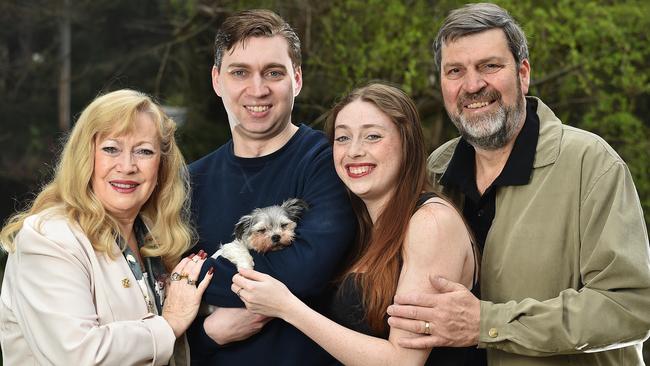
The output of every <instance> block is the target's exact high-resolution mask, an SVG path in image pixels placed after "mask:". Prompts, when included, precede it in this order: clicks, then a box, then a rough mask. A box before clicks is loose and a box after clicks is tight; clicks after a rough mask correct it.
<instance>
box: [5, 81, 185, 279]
mask: <svg viewBox="0 0 650 366" xmlns="http://www.w3.org/2000/svg"><path fill="white" fill-rule="evenodd" d="M139 113H147V114H148V115H149V116H150V117H151V119H152V120H153V121H154V123H155V124H156V129H157V131H158V136H159V138H160V151H161V158H160V166H159V169H158V184H157V185H156V187H155V188H154V190H153V192H152V193H151V196H150V197H149V199H148V200H147V201H146V202H145V203H144V205H143V206H142V208H141V210H140V217H141V218H142V219H143V221H144V223H145V224H146V225H147V228H148V229H149V230H148V231H149V232H148V234H147V236H146V238H145V243H144V245H143V248H142V250H141V252H142V254H143V255H144V256H147V257H153V256H160V257H162V258H163V261H164V263H165V266H166V267H167V268H168V269H170V268H172V267H173V266H174V265H175V263H177V262H178V260H179V259H180V257H181V256H182V255H183V253H184V252H185V251H187V249H189V247H190V245H191V244H192V240H193V237H194V232H193V230H192V229H191V227H190V225H189V217H190V213H189V199H188V198H189V174H188V171H187V166H186V164H185V160H184V159H183V155H182V154H181V152H180V149H179V148H178V146H177V145H176V140H175V139H174V132H175V131H176V124H175V123H174V121H173V120H171V119H170V118H169V117H167V116H166V115H165V113H164V112H163V110H162V109H161V107H160V106H159V105H158V104H156V103H155V102H154V101H153V100H152V99H151V98H150V97H149V96H147V95H146V94H143V93H141V92H138V91H134V90H128V89H123V90H118V91H114V92H111V93H108V94H105V95H102V96H100V97H98V98H97V99H95V100H94V101H92V102H91V103H90V104H89V105H88V106H87V107H86V109H85V110H84V111H83V112H82V113H81V116H80V117H79V119H78V121H77V123H76V124H75V126H74V128H73V129H72V131H71V133H70V135H69V137H68V140H67V142H66V144H65V146H64V148H63V152H62V153H61V156H60V158H59V161H58V164H57V166H56V170H55V174H54V178H53V179H52V181H51V182H50V183H48V184H47V185H45V187H44V188H43V189H42V190H41V192H40V193H39V194H38V196H36V198H35V199H34V201H33V202H32V204H31V206H30V207H29V208H27V209H26V210H24V211H22V212H18V213H17V214H15V215H14V216H12V217H11V218H9V220H7V222H6V225H5V226H4V227H3V228H2V231H1V232H0V244H1V245H2V247H3V248H4V249H5V250H6V251H8V252H13V251H14V250H15V249H16V244H15V242H14V239H15V237H16V234H17V233H18V232H19V231H20V229H21V228H22V226H23V222H24V221H25V219H26V218H27V217H28V216H31V215H34V214H37V213H40V212H42V211H44V210H46V209H49V208H52V207H58V206H60V207H62V208H63V209H64V211H65V214H66V216H67V218H68V219H69V220H71V221H74V222H76V223H78V224H79V226H80V227H81V229H82V230H83V231H84V233H85V234H86V236H87V237H88V239H89V240H90V242H91V243H92V245H93V248H94V249H95V251H97V252H98V253H105V254H107V255H108V256H109V257H110V258H111V259H114V258H115V253H114V250H113V248H114V245H115V240H116V236H117V234H118V233H119V226H118V224H117V220H116V219H115V218H114V217H112V216H111V215H110V213H108V212H107V211H106V210H105V208H104V207H103V206H102V204H101V202H100V201H99V199H98V198H97V197H96V196H95V194H94V193H93V191H92V188H91V178H92V175H93V170H94V156H95V155H94V152H95V140H96V138H97V137H100V138H101V137H104V136H107V135H109V134H117V135H121V134H125V133H130V132H132V131H133V130H134V128H135V120H136V118H137V116H138V114H139ZM121 249H124V248H121Z"/></svg>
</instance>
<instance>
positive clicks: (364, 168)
mask: <svg viewBox="0 0 650 366" xmlns="http://www.w3.org/2000/svg"><path fill="white" fill-rule="evenodd" d="M349 169H350V173H352V174H363V173H367V172H369V171H370V167H369V166H355V167H350V168H349Z"/></svg>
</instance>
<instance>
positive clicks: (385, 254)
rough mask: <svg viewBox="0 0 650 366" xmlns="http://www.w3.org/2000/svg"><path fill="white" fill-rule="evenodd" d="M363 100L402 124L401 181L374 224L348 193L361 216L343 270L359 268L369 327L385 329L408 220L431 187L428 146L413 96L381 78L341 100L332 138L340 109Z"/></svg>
mask: <svg viewBox="0 0 650 366" xmlns="http://www.w3.org/2000/svg"><path fill="white" fill-rule="evenodd" d="M356 100H361V101H364V102H368V103H372V104H373V105H374V106H376V107H377V108H378V109H379V110H380V111H382V112H383V113H384V114H386V115H387V116H388V117H389V118H390V119H391V120H392V121H393V123H395V126H397V129H398V130H399V132H400V137H401V142H402V161H401V164H400V167H399V173H398V176H399V177H400V184H398V185H397V186H396V187H395V193H394V195H393V197H391V198H390V200H389V201H388V203H387V205H386V207H388V208H389V209H386V210H384V211H383V212H382V213H381V214H380V216H379V217H378V218H377V222H376V223H375V225H373V223H372V221H371V219H370V215H369V214H368V210H367V209H366V206H365V204H364V203H363V201H362V200H361V199H360V198H359V197H357V196H356V195H355V194H353V193H352V192H349V191H348V192H349V194H350V199H351V202H352V208H353V210H354V212H355V214H356V216H357V222H358V232H357V236H358V237H357V243H356V248H355V250H354V252H353V256H354V258H352V260H351V261H350V265H349V266H348V268H347V269H346V271H345V272H344V274H349V273H350V272H351V271H353V269H360V270H361V271H362V272H363V275H362V276H357V277H356V279H357V281H358V283H357V284H358V285H359V286H360V288H361V289H362V297H363V303H364V307H365V309H366V320H367V322H368V324H369V325H370V328H371V329H372V330H373V331H374V332H376V333H378V334H385V333H386V330H387V329H386V328H387V327H386V323H385V315H386V308H387V307H388V305H390V304H391V303H392V301H393V296H394V295H395V291H396V289H397V281H398V279H399V274H400V270H401V267H402V262H403V259H402V248H403V246H404V239H405V237H406V231H407V229H408V226H409V221H410V219H411V216H412V214H413V212H414V211H415V209H416V204H417V200H418V197H419V195H420V193H422V192H423V191H424V190H426V189H427V188H429V187H428V183H427V176H426V148H425V144H424V136H423V133H422V127H421V125H420V117H419V115H418V111H417V108H416V107H415V104H414V103H413V100H411V98H410V97H409V96H408V95H406V93H404V92H403V91H402V90H401V89H399V88H397V87H394V86H391V85H388V84H385V83H380V82H372V83H370V84H368V85H366V86H362V87H360V88H357V89H355V90H353V91H352V92H351V93H350V94H348V95H347V96H345V97H344V98H343V99H342V100H341V101H339V102H338V103H337V104H336V105H335V106H334V108H333V109H332V111H331V112H330V114H329V116H328V118H327V121H326V123H325V132H326V133H327V135H328V136H329V139H330V141H332V142H333V139H334V127H335V126H334V123H335V121H336V117H337V115H338V114H339V112H340V111H341V110H342V109H343V108H344V107H345V106H347V105H348V104H350V103H352V102H354V101H356Z"/></svg>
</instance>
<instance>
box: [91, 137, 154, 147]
mask: <svg viewBox="0 0 650 366" xmlns="http://www.w3.org/2000/svg"><path fill="white" fill-rule="evenodd" d="M106 141H113V142H115V143H116V144H122V142H121V141H120V140H118V139H116V138H114V137H108V138H105V139H103V140H102V141H100V142H99V143H100V144H102V143H104V142H106ZM142 144H151V145H153V146H156V145H157V144H156V142H155V141H149V140H140V141H137V142H136V143H135V144H133V146H140V145H142Z"/></svg>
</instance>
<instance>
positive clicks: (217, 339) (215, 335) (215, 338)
mask: <svg viewBox="0 0 650 366" xmlns="http://www.w3.org/2000/svg"><path fill="white" fill-rule="evenodd" d="M208 318H209V317H208ZM208 318H205V319H204V320H203V324H202V325H201V326H202V327H203V332H204V333H205V334H206V335H207V336H208V337H210V339H212V341H214V343H216V344H217V345H219V346H223V345H225V344H226V343H228V342H227V341H226V340H225V339H223V338H222V337H221V334H219V333H218V332H216V333H215V332H212V331H211V330H210V329H212V327H210V326H207V323H208Z"/></svg>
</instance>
